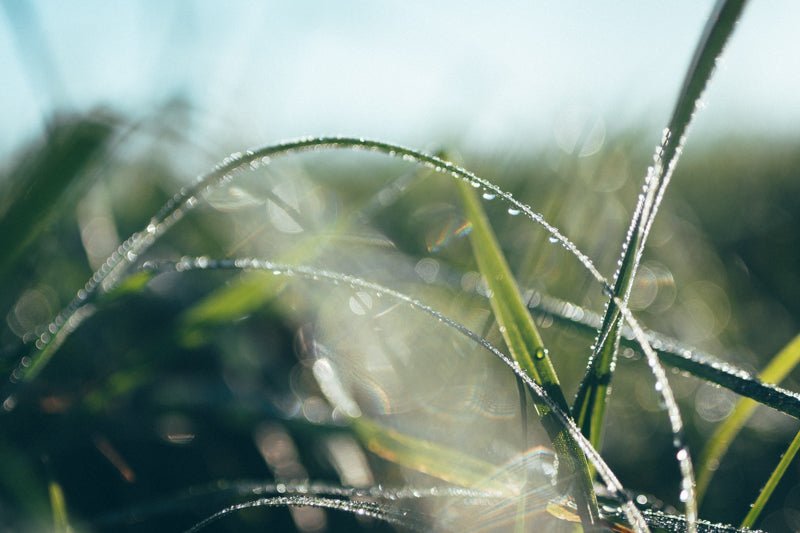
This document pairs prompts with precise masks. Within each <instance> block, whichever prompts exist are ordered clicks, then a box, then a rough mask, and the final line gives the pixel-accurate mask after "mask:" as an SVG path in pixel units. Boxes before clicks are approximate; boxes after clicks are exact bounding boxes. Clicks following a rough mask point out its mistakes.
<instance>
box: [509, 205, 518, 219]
mask: <svg viewBox="0 0 800 533" xmlns="http://www.w3.org/2000/svg"><path fill="white" fill-rule="evenodd" d="M519 213H520V210H519V209H517V208H516V207H509V208H508V214H509V215H511V216H512V217H515V216H517V215H519Z"/></svg>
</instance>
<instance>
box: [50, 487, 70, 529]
mask: <svg viewBox="0 0 800 533" xmlns="http://www.w3.org/2000/svg"><path fill="white" fill-rule="evenodd" d="M47 491H48V493H49V494H50V508H51V509H52V512H53V531H55V532H56V533H70V532H71V531H72V527H71V526H70V525H69V517H68V516H67V502H66V500H65V499H64V491H63V490H62V489H61V485H59V484H58V483H56V482H55V481H51V482H50V484H49V485H48V487H47Z"/></svg>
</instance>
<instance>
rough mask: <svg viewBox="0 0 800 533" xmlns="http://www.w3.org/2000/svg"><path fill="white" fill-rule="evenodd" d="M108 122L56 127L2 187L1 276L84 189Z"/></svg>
mask: <svg viewBox="0 0 800 533" xmlns="http://www.w3.org/2000/svg"><path fill="white" fill-rule="evenodd" d="M112 132H113V128H112V124H110V123H109V122H108V121H104V120H97V119H93V118H88V119H72V120H67V121H63V122H60V123H56V124H55V125H54V126H53V129H52V132H51V133H50V135H49V136H48V137H47V140H46V142H45V144H44V145H43V146H42V147H38V148H36V149H34V150H33V151H31V152H30V153H29V154H27V155H26V156H24V158H23V159H22V162H21V163H20V165H19V166H18V167H17V168H16V169H14V170H13V171H12V172H11V173H10V178H9V179H6V180H0V182H2V181H5V186H6V188H5V190H3V191H2V196H1V197H2V201H0V250H3V254H2V255H0V274H5V273H6V272H7V271H8V270H9V269H10V268H11V267H12V266H13V264H14V263H15V262H16V261H17V259H19V257H20V255H21V254H22V252H23V251H24V250H25V249H26V248H27V247H28V246H29V245H30V244H31V243H32V242H33V241H34V240H35V239H36V237H38V236H39V234H40V233H41V232H42V231H43V230H44V229H45V228H47V226H48V225H49V224H50V223H51V222H52V220H53V217H54V216H55V215H56V214H57V213H58V211H59V208H60V207H61V206H63V203H64V198H65V196H68V195H74V194H77V192H78V191H77V190H76V189H78V188H80V187H81V186H85V185H87V183H88V182H87V180H85V179H82V177H83V176H84V171H85V170H86V168H87V167H88V166H89V165H90V164H91V162H92V160H93V159H94V158H95V157H96V156H97V155H99V154H101V153H102V152H103V150H104V149H105V148H106V147H107V146H108V142H109V140H110V138H111V134H112Z"/></svg>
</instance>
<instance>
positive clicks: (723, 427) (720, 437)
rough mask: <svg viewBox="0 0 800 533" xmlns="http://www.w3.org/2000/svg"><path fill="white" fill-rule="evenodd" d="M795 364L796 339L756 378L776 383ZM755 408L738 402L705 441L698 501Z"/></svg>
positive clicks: (799, 355)
mask: <svg viewBox="0 0 800 533" xmlns="http://www.w3.org/2000/svg"><path fill="white" fill-rule="evenodd" d="M798 364H800V335H798V336H796V337H795V338H794V339H792V341H791V342H789V344H787V345H786V346H785V347H784V348H783V349H782V350H781V351H780V352H778V353H777V354H776V355H775V357H773V358H772V360H771V361H770V362H769V364H768V365H767V366H766V368H764V371H763V372H761V374H760V375H759V378H760V379H761V380H763V381H766V382H768V383H780V382H781V381H783V380H784V379H785V378H786V376H788V375H789V373H790V372H791V371H792V370H794V369H795V368H796V367H797V365H798ZM756 407H758V403H756V402H755V401H754V400H751V399H750V398H743V399H741V400H739V402H738V403H737V404H736V407H735V408H734V410H733V412H732V413H731V414H730V416H729V417H728V418H727V419H725V421H724V422H723V423H722V424H720V426H719V427H718V428H717V430H716V431H715V432H714V435H712V437H711V438H710V439H709V441H708V444H707V445H706V447H705V449H704V450H703V453H702V454H701V456H700V461H699V468H698V476H697V494H698V500H699V501H702V498H703V496H704V495H705V493H706V490H707V489H708V485H709V483H710V482H711V478H712V477H713V475H714V472H715V471H716V466H717V465H718V464H719V462H720V460H721V459H722V457H723V456H724V455H725V453H726V452H727V451H728V448H729V447H730V445H731V443H732V442H733V439H735V438H736V435H738V434H739V431H740V430H741V429H742V427H743V426H744V425H745V423H746V422H747V420H748V419H749V418H750V417H751V416H752V415H753V412H754V411H755V409H756ZM795 440H796V439H795ZM787 453H788V452H787Z"/></svg>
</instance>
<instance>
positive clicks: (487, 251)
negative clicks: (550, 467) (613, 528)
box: [458, 182, 599, 524]
mask: <svg viewBox="0 0 800 533" xmlns="http://www.w3.org/2000/svg"><path fill="white" fill-rule="evenodd" d="M458 187H459V192H460V195H461V199H462V203H463V204H464V211H465V214H466V216H467V219H468V220H469V221H470V223H471V224H472V231H471V232H470V234H469V239H470V243H471V244H472V249H473V255H474V256H475V259H476V261H477V263H478V269H479V271H480V273H481V275H482V276H483V277H484V279H486V283H487V285H488V287H489V289H490V290H491V297H490V302H491V306H492V310H493V311H494V316H495V318H496V320H497V323H498V324H499V326H500V331H501V332H502V334H503V339H504V340H505V342H506V345H507V346H508V349H509V351H510V352H511V356H512V357H513V359H514V361H516V362H517V363H518V364H519V365H520V366H521V367H522V369H523V370H525V372H527V373H528V375H529V376H530V377H531V378H532V379H533V380H534V381H535V382H536V383H538V384H539V385H540V386H541V387H542V388H543V389H544V390H545V392H547V394H548V395H549V396H550V397H551V398H552V399H553V400H554V401H555V402H556V404H558V406H559V407H560V408H561V409H563V410H565V411H568V410H569V407H568V405H567V401H566V398H565V397H564V393H563V391H562V390H561V385H560V384H559V382H558V376H557V375H556V371H555V368H553V364H552V362H551V361H550V357H549V356H548V354H547V350H546V349H545V347H544V342H543V341H542V337H541V335H539V331H538V330H537V329H536V326H535V325H534V323H533V319H532V318H531V315H530V313H529V312H528V309H527V307H526V306H525V303H524V302H523V301H522V297H521V296H520V293H519V289H518V288H517V284H516V281H515V279H514V276H513V274H512V273H511V269H510V268H509V266H508V263H507V262H506V260H505V257H504V256H503V253H502V251H501V250H500V245H499V244H498V243H497V238H496V237H495V235H494V232H493V231H492V229H491V226H490V225H489V220H488V219H487V217H486V214H485V213H484V211H483V208H482V207H481V203H480V200H479V199H478V196H477V195H476V194H475V191H474V190H473V187H472V186H470V185H469V184H467V183H465V182H460V183H458ZM537 412H538V413H539V416H540V417H541V418H542V422H543V424H544V425H545V429H547V431H548V433H549V434H550V438H551V439H552V440H553V445H554V446H555V447H556V450H557V451H558V453H559V460H561V461H565V466H567V469H566V470H567V471H568V472H569V473H570V474H575V475H577V477H578V480H579V486H580V497H581V498H582V500H583V501H581V502H580V504H579V510H580V511H581V517H582V519H583V520H584V521H585V522H586V523H588V524H595V523H597V520H598V518H599V513H598V510H597V500H596V497H595V494H594V490H593V488H592V482H591V477H590V472H589V467H588V464H587V462H586V459H585V458H584V456H583V453H582V451H581V449H580V447H579V446H578V444H577V443H576V442H575V441H574V440H573V439H572V438H571V437H569V436H568V435H567V434H566V433H564V432H563V431H562V430H561V428H558V427H556V426H555V425H553V424H551V423H549V422H547V420H548V419H549V418H550V416H551V414H550V411H549V409H547V408H546V407H545V406H543V405H541V404H540V403H538V402H537Z"/></svg>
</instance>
